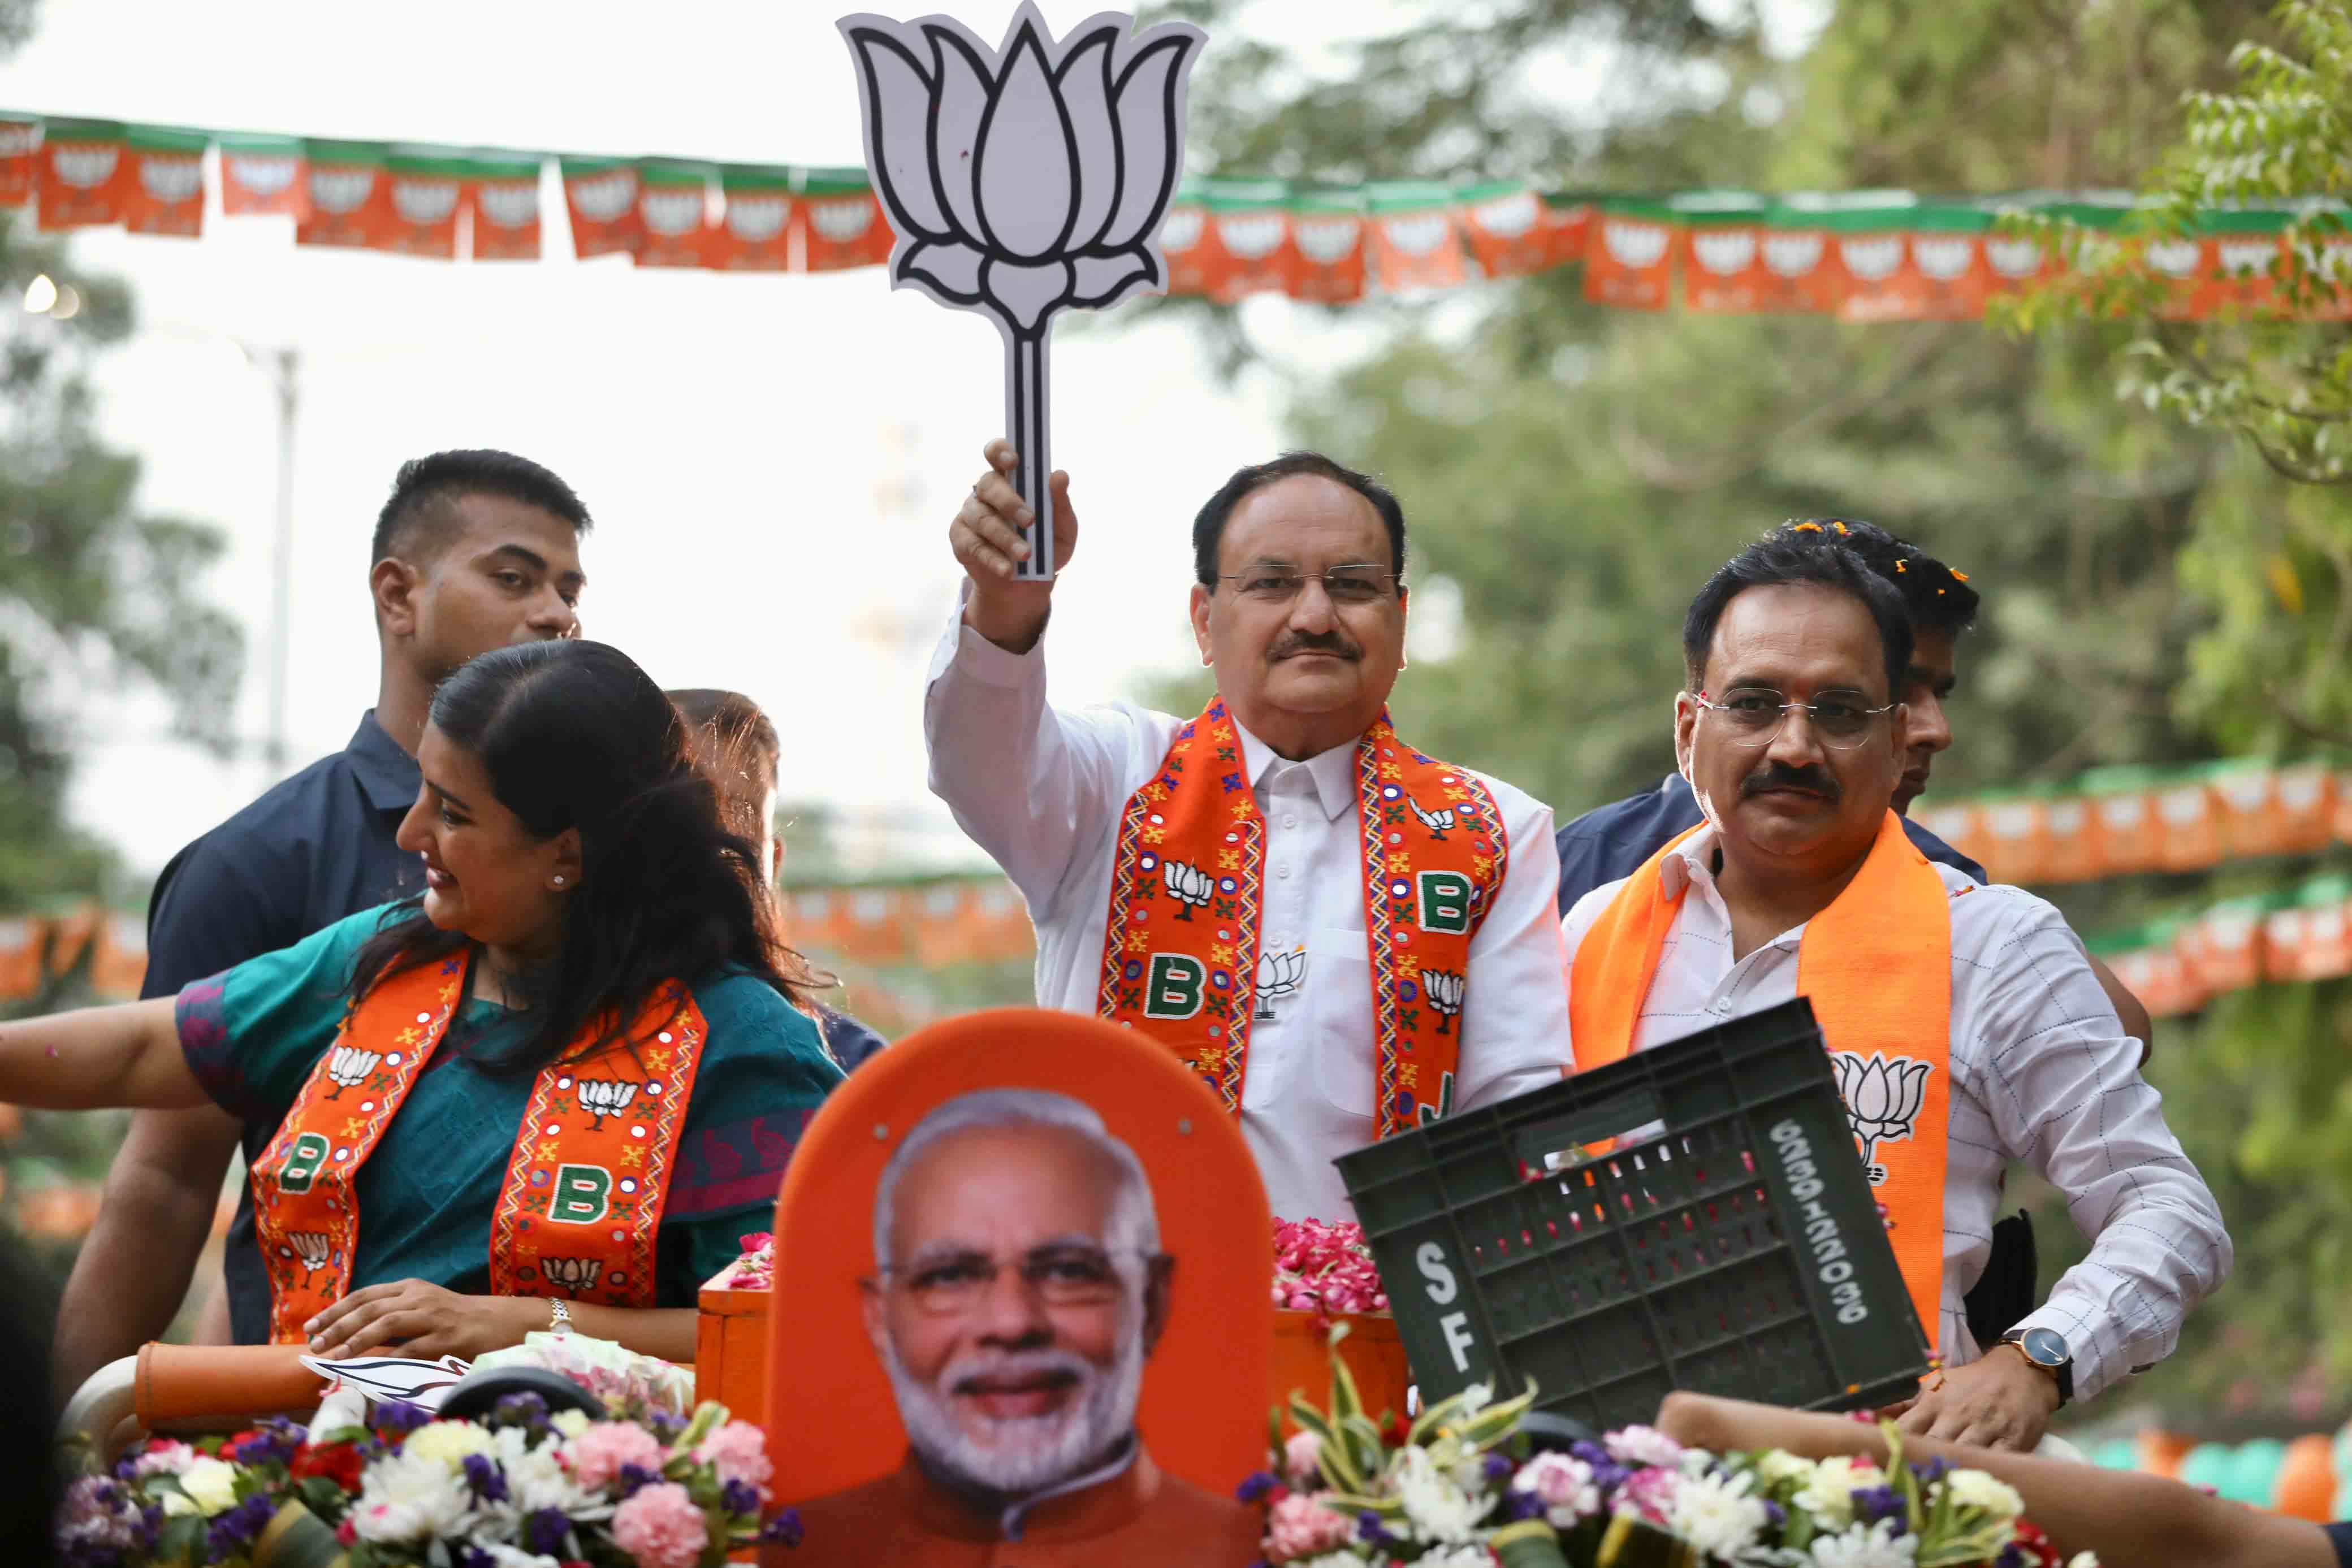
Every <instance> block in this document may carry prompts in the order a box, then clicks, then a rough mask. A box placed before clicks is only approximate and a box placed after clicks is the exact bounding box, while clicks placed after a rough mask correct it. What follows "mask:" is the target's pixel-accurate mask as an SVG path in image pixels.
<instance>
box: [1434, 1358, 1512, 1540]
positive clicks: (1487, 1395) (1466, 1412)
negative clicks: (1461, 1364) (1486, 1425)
mask: <svg viewBox="0 0 2352 1568" xmlns="http://www.w3.org/2000/svg"><path fill="white" fill-rule="evenodd" d="M1494 1402H1495V1385H1493V1384H1491V1383H1474V1384H1472V1385H1470V1386H1469V1387H1467V1388H1465V1389H1464V1390H1463V1391H1462V1418H1463V1419H1464V1420H1465V1421H1467V1420H1468V1419H1470V1417H1471V1416H1475V1415H1476V1414H1478V1412H1479V1411H1481V1410H1484V1409H1485V1408H1486V1406H1489V1405H1492V1404H1493V1403H1494ZM1422 1561H1423V1562H1427V1561H1428V1559H1427V1558H1423V1560H1422Z"/></svg>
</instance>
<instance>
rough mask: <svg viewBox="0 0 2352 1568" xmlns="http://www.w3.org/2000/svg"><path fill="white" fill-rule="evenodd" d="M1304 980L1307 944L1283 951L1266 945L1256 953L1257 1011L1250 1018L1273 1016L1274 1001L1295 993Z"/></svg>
mask: <svg viewBox="0 0 2352 1568" xmlns="http://www.w3.org/2000/svg"><path fill="white" fill-rule="evenodd" d="M1306 983H1307V946H1306V944H1305V943H1300V944H1299V945H1298V946H1296V947H1292V948H1290V949H1289V950H1288V951H1284V950H1283V949H1281V948H1276V947H1269V948H1267V949H1266V950H1265V952H1263V953H1260V954H1259V955H1258V956H1257V987H1256V989H1257V1011H1256V1012H1255V1013H1254V1014H1253V1015H1251V1016H1253V1017H1254V1018H1255V1019H1258V1020H1259V1021H1260V1022H1262V1023H1265V1022H1271V1021H1272V1020H1273V1019H1274V1004H1275V1003H1276V1002H1278V1001H1281V1000H1282V999H1284V998H1286V997H1290V996H1294V995H1296V994H1297V990H1298V988H1299V987H1301V986H1303V985H1305V984H1306Z"/></svg>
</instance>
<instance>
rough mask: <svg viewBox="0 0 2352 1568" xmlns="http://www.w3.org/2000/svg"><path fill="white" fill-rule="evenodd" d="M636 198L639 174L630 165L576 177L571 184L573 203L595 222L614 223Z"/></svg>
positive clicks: (582, 213)
mask: <svg viewBox="0 0 2352 1568" xmlns="http://www.w3.org/2000/svg"><path fill="white" fill-rule="evenodd" d="M636 199H637V176H636V174H635V172H634V171H631V170H627V169H617V170H614V172H612V173H609V174H598V175H596V176H595V177H594V178H593V179H588V180H580V181H575V182H573V183H572V205H573V206H575V207H577V208H579V209H580V215H581V216H582V217H584V218H588V219H590V220H592V221H593V222H595V223H600V224H609V223H611V222H612V221H613V220H614V219H615V218H617V217H620V216H621V215H622V214H625V213H626V212H627V211H628V210H629V207H630V205H631V204H633V203H635V201H636Z"/></svg>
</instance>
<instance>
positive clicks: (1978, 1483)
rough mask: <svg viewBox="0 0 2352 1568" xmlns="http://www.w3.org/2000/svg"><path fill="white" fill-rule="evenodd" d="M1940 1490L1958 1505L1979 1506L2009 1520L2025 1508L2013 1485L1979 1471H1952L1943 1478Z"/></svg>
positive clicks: (1996, 1516) (1998, 1517) (1964, 1506)
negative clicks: (1949, 1494)
mask: <svg viewBox="0 0 2352 1568" xmlns="http://www.w3.org/2000/svg"><path fill="white" fill-rule="evenodd" d="M1944 1490H1946V1491H1948V1492H1950V1493H1951V1494H1952V1500H1953V1501H1954V1502H1956V1503H1958V1504H1959V1505H1960V1506H1961V1507H1962V1508H1980V1509H1982V1510H1984V1511H1986V1512H1987V1513H1990V1514H1991V1515H1992V1516H1993V1517H1995V1518H1996V1519H2000V1520H2004V1521H2006V1520H2012V1519H2015V1518H2016V1517H2017V1516H2018V1515H2019V1514H2021V1513H2023V1512H2024V1511H2025V1500H2024V1499H2023V1498H2021V1497H2020V1496H2018V1495H2017V1489H2016V1488H2015V1487H2013V1486H2011V1485H2010V1484H2009V1483H2008V1482H2007V1481H2004V1480H2002V1479H2000V1478H1999V1477H1998V1476H1990V1475H1987V1474H1986V1473H1985V1472H1984V1471H1982V1470H1954V1471H1953V1472H1952V1473H1951V1474H1949V1475H1948V1476H1946V1477H1945V1478H1944Z"/></svg>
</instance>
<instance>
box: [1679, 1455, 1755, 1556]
mask: <svg viewBox="0 0 2352 1568" xmlns="http://www.w3.org/2000/svg"><path fill="white" fill-rule="evenodd" d="M1755 1479H1756V1478H1755V1477H1753V1476H1749V1475H1740V1476H1733V1477H1725V1476H1717V1475H1700V1476H1685V1478H1684V1479H1683V1484H1682V1485H1681V1487H1679V1488H1678V1489H1676V1490H1675V1511H1674V1512H1673V1514H1672V1515H1670V1516H1669V1519H1668V1525H1669V1528H1671V1529H1672V1530H1673V1531H1674V1532H1675V1534H1676V1535H1678V1536H1680V1537H1681V1538H1682V1539H1683V1540H1685V1541H1687V1542H1690V1543H1691V1544H1692V1545H1693V1546H1696V1547H1697V1548H1698V1549H1699V1551H1700V1552H1704V1553H1706V1555H1708V1556H1710V1557H1724V1558H1732V1559H1737V1558H1738V1557H1739V1556H1740V1555H1741V1554H1742V1553H1743V1552H1747V1551H1748V1548H1750V1547H1752V1546H1754V1545H1756V1544H1757V1542H1758V1539H1759V1537H1760V1536H1762V1534H1763V1533H1764V1529H1765V1526H1767V1525H1769V1523H1771V1521H1772V1516H1771V1515H1770V1514H1769V1512H1767V1511H1766V1510H1765V1507H1764V1500H1763V1499H1762V1498H1759V1497H1750V1496H1748V1488H1749V1487H1750V1486H1751V1485H1753V1484H1754V1482H1755Z"/></svg>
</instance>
